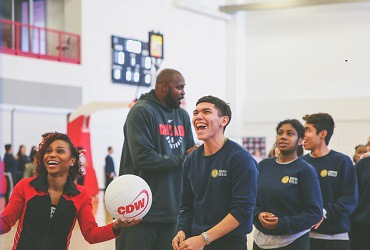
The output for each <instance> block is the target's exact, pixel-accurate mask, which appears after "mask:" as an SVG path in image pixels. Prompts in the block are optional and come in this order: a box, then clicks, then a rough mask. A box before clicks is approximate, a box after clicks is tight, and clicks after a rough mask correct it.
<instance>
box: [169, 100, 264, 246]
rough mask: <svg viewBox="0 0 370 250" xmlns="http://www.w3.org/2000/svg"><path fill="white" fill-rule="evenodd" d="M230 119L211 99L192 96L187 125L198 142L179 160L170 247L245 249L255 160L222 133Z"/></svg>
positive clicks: (221, 105) (222, 104)
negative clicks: (180, 170)
mask: <svg viewBox="0 0 370 250" xmlns="http://www.w3.org/2000/svg"><path fill="white" fill-rule="evenodd" d="M230 120H231V110H230V107H229V105H228V104H226V103H225V102H224V101H222V100H220V99H219V98H217V97H213V96H205V97H202V98H200V99H199V100H198V102H197V104H196V108H195V110H194V111H193V119H192V122H193V126H194V129H195V131H196V134H197V138H198V139H199V140H202V141H204V144H203V145H201V146H200V147H199V148H198V149H196V150H195V151H194V152H193V153H191V154H190V155H189V156H188V157H187V158H186V159H185V161H184V166H183V189H182V194H181V206H180V209H181V211H180V214H179V217H178V220H177V222H178V233H177V235H176V236H175V237H174V239H173V241H172V247H173V249H176V250H178V249H179V250H183V249H193V250H197V249H207V250H213V249H223V250H242V249H243V250H245V249H247V246H246V235H247V234H248V233H250V232H251V231H252V218H253V209H254V206H255V203H256V190H257V175H258V172H257V163H256V161H255V160H254V159H253V156H252V155H250V154H249V153H248V152H247V151H246V150H244V149H243V148H242V147H241V146H240V145H238V144H237V143H235V142H233V141H231V140H229V139H227V138H226V137H225V135H224V131H225V128H226V126H227V125H228V124H229V122H230Z"/></svg>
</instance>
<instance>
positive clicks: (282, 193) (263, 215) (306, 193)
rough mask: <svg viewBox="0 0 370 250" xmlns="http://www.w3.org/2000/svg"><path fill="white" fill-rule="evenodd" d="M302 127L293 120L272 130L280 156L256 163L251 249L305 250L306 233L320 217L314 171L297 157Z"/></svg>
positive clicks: (319, 200) (308, 239)
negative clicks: (257, 177)
mask: <svg viewBox="0 0 370 250" xmlns="http://www.w3.org/2000/svg"><path fill="white" fill-rule="evenodd" d="M303 136H304V127H303V125H302V124H301V123H300V122H299V121H298V120H296V119H291V120H289V119H288V120H284V121H281V122H280V123H279V124H278V125H277V127H276V147H277V148H279V151H280V154H279V156H277V157H274V158H271V157H270V158H267V159H265V160H263V161H261V162H260V163H259V166H260V168H259V179H258V188H257V204H256V208H255V210H254V225H255V228H256V229H255V231H254V244H253V249H254V250H260V249H284V250H298V249H299V250H309V249H310V238H309V231H310V229H311V227H312V226H313V225H315V224H316V223H317V222H319V221H320V220H321V218H322V198H321V191H320V184H319V180H318V177H317V173H316V170H315V169H314V168H313V167H312V166H311V165H310V164H308V163H307V162H305V161H304V160H302V159H301V158H298V151H299V150H298V148H300V147H302V139H303Z"/></svg>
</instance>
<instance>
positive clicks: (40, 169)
mask: <svg viewBox="0 0 370 250" xmlns="http://www.w3.org/2000/svg"><path fill="white" fill-rule="evenodd" d="M56 140H62V141H65V142H66V143H68V145H69V148H70V150H71V155H72V158H75V159H76V160H75V163H74V164H73V166H71V167H70V169H69V172H68V177H69V178H71V179H72V180H73V181H74V180H75V179H76V178H77V177H80V176H81V175H82V171H81V169H80V167H81V166H80V161H79V159H80V157H79V154H80V153H79V152H78V150H77V149H76V147H75V146H74V145H73V143H72V141H71V139H69V137H68V135H67V134H63V133H59V132H55V133H50V134H49V135H47V136H46V137H44V138H43V139H42V141H41V143H40V144H39V150H38V152H37V153H36V156H35V161H34V163H35V165H36V169H35V173H36V176H40V175H44V174H46V173H47V170H46V167H45V164H44V155H45V152H46V149H47V148H48V147H49V146H50V144H51V143H53V142H54V141H56Z"/></svg>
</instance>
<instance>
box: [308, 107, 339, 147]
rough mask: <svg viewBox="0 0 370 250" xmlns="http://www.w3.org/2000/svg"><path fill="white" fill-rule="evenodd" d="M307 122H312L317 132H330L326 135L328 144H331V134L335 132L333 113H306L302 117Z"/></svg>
mask: <svg viewBox="0 0 370 250" xmlns="http://www.w3.org/2000/svg"><path fill="white" fill-rule="evenodd" d="M302 119H303V120H304V121H306V123H309V124H312V125H313V126H314V127H315V128H316V134H319V133H320V132H321V131H323V130H326V131H327V132H328V134H327V135H326V137H325V143H326V145H329V141H330V138H331V136H332V135H333V133H334V127H335V124H334V120H333V118H332V117H331V115H329V114H327V113H317V114H312V115H305V116H303V117H302Z"/></svg>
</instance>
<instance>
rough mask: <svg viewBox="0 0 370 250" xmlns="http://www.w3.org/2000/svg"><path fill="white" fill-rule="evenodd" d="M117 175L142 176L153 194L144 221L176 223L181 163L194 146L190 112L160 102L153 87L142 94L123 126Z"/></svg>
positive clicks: (178, 206) (178, 208)
mask: <svg viewBox="0 0 370 250" xmlns="http://www.w3.org/2000/svg"><path fill="white" fill-rule="evenodd" d="M123 132H124V137H125V140H124V144H123V149H122V156H121V164H120V171H119V175H122V174H135V175H138V176H140V177H141V178H143V179H144V180H145V181H146V182H147V183H148V185H149V187H150V189H151V191H152V194H153V203H152V207H151V208H150V210H149V212H148V214H147V215H146V216H145V217H144V218H143V221H146V222H164V223H167V222H171V223H175V222H176V219H177V216H178V214H179V211H180V195H181V185H182V174H181V170H182V163H183V161H184V158H185V157H186V155H185V154H186V150H187V149H189V148H191V147H193V146H194V145H195V143H194V138H193V134H192V127H191V123H190V117H189V114H188V113H187V112H186V111H185V110H184V109H183V108H179V109H173V108H168V107H166V106H165V105H163V104H162V103H160V102H159V101H158V100H157V98H156V97H155V95H154V90H152V91H150V92H149V93H146V94H144V95H142V96H141V97H140V99H139V101H138V102H137V103H136V104H135V105H134V106H133V107H132V109H131V110H130V112H129V114H128V116H127V118H126V122H125V125H124V127H123Z"/></svg>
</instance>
